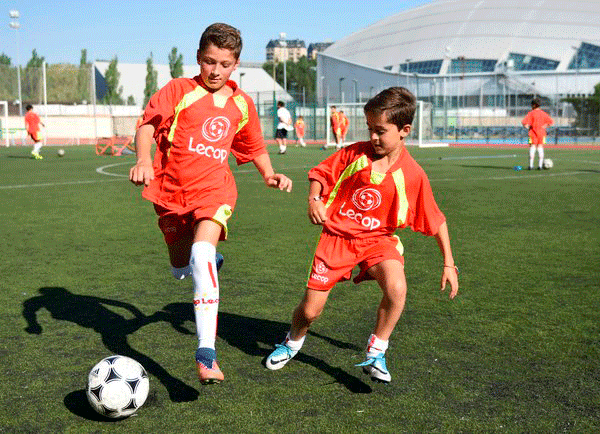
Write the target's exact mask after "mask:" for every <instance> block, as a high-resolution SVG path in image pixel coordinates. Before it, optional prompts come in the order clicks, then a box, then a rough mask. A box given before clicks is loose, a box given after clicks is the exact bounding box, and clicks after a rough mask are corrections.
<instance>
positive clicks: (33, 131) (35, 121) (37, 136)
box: [25, 104, 45, 160]
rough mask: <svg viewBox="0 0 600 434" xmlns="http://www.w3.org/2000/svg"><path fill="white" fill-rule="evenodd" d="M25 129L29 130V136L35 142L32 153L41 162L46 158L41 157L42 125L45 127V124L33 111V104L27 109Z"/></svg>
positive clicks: (28, 105)
mask: <svg viewBox="0 0 600 434" xmlns="http://www.w3.org/2000/svg"><path fill="white" fill-rule="evenodd" d="M25 110H26V113H25V128H26V129H27V134H29V137H31V140H33V150H32V151H31V155H32V156H33V158H35V159H36V160H41V159H43V158H44V157H42V156H41V155H40V150H41V149H42V134H41V132H40V125H41V126H43V127H45V125H44V123H43V122H42V121H41V120H40V117H39V116H38V115H37V114H36V113H35V112H34V111H33V106H32V105H31V104H27V107H25Z"/></svg>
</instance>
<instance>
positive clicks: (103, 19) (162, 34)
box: [0, 0, 431, 65]
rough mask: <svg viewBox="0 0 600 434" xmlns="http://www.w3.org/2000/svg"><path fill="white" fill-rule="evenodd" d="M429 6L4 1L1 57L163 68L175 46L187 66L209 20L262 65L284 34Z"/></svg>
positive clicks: (320, 32) (387, 1)
mask: <svg viewBox="0 0 600 434" xmlns="http://www.w3.org/2000/svg"><path fill="white" fill-rule="evenodd" d="M430 1H431V0H406V1H393V0H380V1H370V0H364V1H361V0H343V1H342V0H335V1H325V0H322V1H318V0H305V1H302V0H293V1H288V0H282V1H259V0H245V1H231V2H216V1H205V0H197V1H187V0H180V1H178V0H171V1H163V0H156V1H153V0H147V1H138V0H130V1H127V0H124V1H113V0H95V1H69V0H62V1H56V0H54V1H47V0H27V1H20V0H2V1H1V2H0V4H1V5H2V8H3V9H4V10H0V12H1V13H2V16H3V17H4V24H2V25H0V53H4V54H6V55H7V56H9V57H10V58H11V60H12V63H13V64H16V63H17V36H18V44H19V52H20V56H19V57H20V63H21V64H22V65H25V64H26V63H27V61H28V60H29V59H30V58H31V53H32V50H33V49H36V51H37V53H38V55H40V56H43V57H45V59H46V62H48V63H50V64H54V63H72V64H78V63H79V59H80V57H81V50H82V49H84V48H85V49H87V55H88V61H93V60H97V59H99V60H110V59H112V58H113V57H114V56H117V57H118V59H119V62H122V63H144V62H145V61H146V59H147V58H148V56H149V55H150V53H151V52H152V53H153V57H154V62H155V63H163V64H166V63H168V54H169V52H170V51H171V48H172V47H177V49H178V50H179V52H180V53H182V54H183V56H184V62H185V63H186V64H191V63H194V62H195V53H196V49H197V47H198V40H199V39H200V34H201V33H202V31H203V30H204V29H205V28H206V26H208V25H209V24H211V23H213V22H217V21H220V22H226V23H228V24H231V25H233V26H235V27H237V28H238V29H240V30H241V31H242V37H243V40H244V49H243V51H242V62H264V61H265V46H266V44H267V42H268V41H269V40H270V39H276V38H278V37H279V33H280V32H285V33H286V34H287V37H288V39H302V40H304V41H305V42H306V44H307V47H308V44H310V43H311V42H323V41H328V40H329V41H335V40H337V39H340V38H342V37H344V36H347V35H349V34H351V33H354V32H356V31H358V30H361V29H363V28H365V27H368V26H369V25H371V24H373V23H375V22H377V21H379V20H381V19H383V18H386V17H388V16H390V15H393V14H395V13H398V12H401V11H403V10H405V9H407V8H411V7H414V6H418V5H421V4H424V3H429V2H430ZM12 9H16V10H18V11H19V12H20V15H21V17H20V19H19V22H20V25H21V28H20V29H19V30H18V31H15V30H13V29H11V28H10V27H9V23H10V21H11V20H10V18H9V10H12Z"/></svg>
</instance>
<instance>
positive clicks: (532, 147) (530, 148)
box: [529, 146, 535, 169]
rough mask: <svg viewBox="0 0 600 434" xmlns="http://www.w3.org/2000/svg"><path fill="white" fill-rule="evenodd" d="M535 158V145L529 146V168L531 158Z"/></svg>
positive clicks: (531, 164)
mask: <svg viewBox="0 0 600 434" xmlns="http://www.w3.org/2000/svg"><path fill="white" fill-rule="evenodd" d="M534 159H535V146H530V147H529V168H530V169H533V160H534Z"/></svg>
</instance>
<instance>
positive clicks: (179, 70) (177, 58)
mask: <svg viewBox="0 0 600 434" xmlns="http://www.w3.org/2000/svg"><path fill="white" fill-rule="evenodd" d="M169 70H170V71H171V77H172V78H177V77H181V76H182V75H183V54H177V47H173V48H172V49H171V53H169Z"/></svg>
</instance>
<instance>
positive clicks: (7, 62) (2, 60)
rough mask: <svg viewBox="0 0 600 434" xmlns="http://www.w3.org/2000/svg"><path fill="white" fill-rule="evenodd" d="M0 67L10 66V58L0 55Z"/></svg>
mask: <svg viewBox="0 0 600 434" xmlns="http://www.w3.org/2000/svg"><path fill="white" fill-rule="evenodd" d="M0 65H6V66H10V65H11V60H10V57H8V56H7V55H6V54H4V53H2V54H0Z"/></svg>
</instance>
